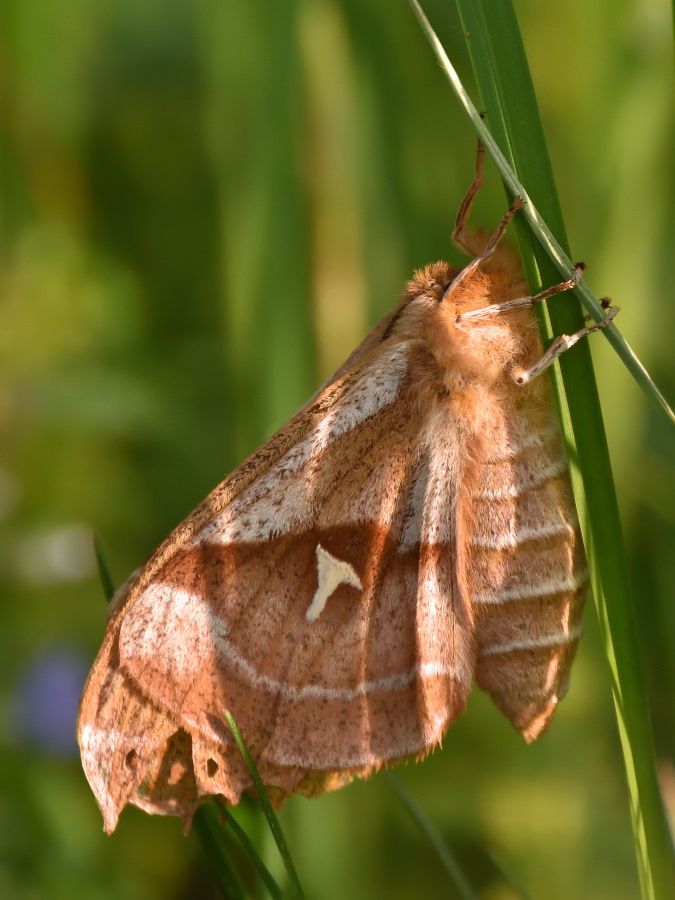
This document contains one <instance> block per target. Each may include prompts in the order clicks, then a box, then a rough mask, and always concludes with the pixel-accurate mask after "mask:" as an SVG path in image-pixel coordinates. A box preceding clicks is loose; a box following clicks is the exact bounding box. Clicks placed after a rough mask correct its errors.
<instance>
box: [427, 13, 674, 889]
mask: <svg viewBox="0 0 675 900" xmlns="http://www.w3.org/2000/svg"><path fill="white" fill-rule="evenodd" d="M411 4H412V6H413V8H414V10H415V12H416V14H417V16H418V18H419V19H420V22H421V23H422V27H423V28H424V30H425V33H426V34H427V36H428V38H429V40H430V41H431V43H432V46H433V48H434V50H435V52H436V54H437V56H438V57H439V59H440V61H441V64H442V65H443V68H444V69H445V71H446V74H447V75H448V78H449V80H450V81H451V83H452V85H453V87H454V88H455V90H456V91H457V93H458V96H460V99H461V101H462V103H463V104H464V106H465V109H467V112H468V113H469V115H470V118H471V120H472V121H473V123H474V125H475V127H476V130H477V131H478V132H479V134H480V136H481V139H483V140H484V143H485V145H486V147H487V149H488V152H490V153H491V155H492V156H493V158H494V160H495V163H496V164H497V166H498V167H499V169H500V171H501V172H502V176H503V178H504V181H505V183H506V185H507V187H508V189H509V190H510V191H511V192H512V193H517V194H519V195H521V196H522V197H523V199H525V201H526V208H525V210H524V212H525V215H526V218H528V220H529V223H530V225H531V228H532V232H534V233H535V234H536V235H537V237H538V238H539V240H540V241H541V246H543V247H544V248H545V249H546V250H547V253H550V252H551V248H553V249H554V250H555V251H556V254H557V257H556V256H555V255H554V256H553V257H552V258H554V259H555V262H556V266H559V267H561V271H564V272H568V271H569V270H568V269H566V268H565V266H567V264H568V263H569V254H568V253H567V251H566V249H565V250H563V247H565V248H566V244H567V241H566V237H565V230H564V225H563V221H562V214H561V211H560V205H559V203H558V200H557V195H556V190H555V184H554V181H553V176H552V172H551V167H550V163H549V160H548V153H547V149H546V144H545V140H544V135H543V129H542V127H541V123H540V120H539V113H538V109H537V104H536V99H535V95H534V89H533V87H532V83H531V79H530V74H529V69H528V66H527V60H526V57H525V52H524V49H523V46H522V40H521V37H520V32H519V30H518V25H517V21H516V17H515V13H514V11H513V8H512V6H511V2H510V0H457V7H458V9H459V12H460V17H461V20H462V24H463V27H464V30H465V32H466V33H467V35H468V37H467V41H468V45H469V52H470V55H471V60H472V64H473V67H474V72H475V75H476V81H477V83H478V87H479V91H480V93H481V98H482V103H483V106H484V108H485V110H486V112H487V117H486V119H487V124H488V125H489V128H490V130H491V132H492V134H490V135H489V136H488V135H486V134H485V132H486V126H485V125H484V124H483V122H482V121H481V119H480V116H479V115H478V113H477V111H476V109H475V107H474V106H473V104H471V101H470V100H469V99H468V95H467V94H466V91H465V90H464V88H463V86H461V83H460V82H459V79H458V77H457V75H456V73H455V71H454V69H453V67H452V65H451V64H450V61H449V60H448V58H447V56H446V54H445V52H444V51H443V48H442V47H441V45H440V43H439V41H438V39H437V38H436V35H435V34H434V33H433V31H432V29H431V27H430V26H429V24H428V22H427V21H426V18H425V17H424V14H423V13H422V11H421V9H420V7H419V4H418V3H417V2H416V0H411ZM507 157H508V160H509V161H508V162H507ZM521 182H525V183H526V184H527V186H528V191H529V196H528V194H526V193H525V192H524V190H522V188H521ZM530 198H531V199H530ZM535 204H536V205H535ZM537 208H538V209H539V210H541V215H539V213H537ZM542 217H543V218H542ZM518 218H519V217H516V219H518ZM543 219H545V220H546V221H547V222H548V223H550V226H551V230H549V229H546V228H543V227H542V224H543ZM540 220H541V221H540ZM532 232H529V229H528V230H526V229H524V228H523V227H522V221H521V223H520V226H519V227H517V236H518V242H519V248H520V252H521V257H522V259H523V266H524V269H525V274H526V277H527V279H528V283H529V286H530V289H531V290H532V291H535V290H537V289H539V287H540V286H541V284H542V282H543V283H546V284H552V283H554V282H555V281H556V280H557V279H558V278H559V276H558V272H557V270H556V268H554V267H553V266H552V265H551V262H550V261H549V258H548V256H547V255H546V254H544V253H542V252H541V248H540V245H539V244H538V243H537V242H536V241H534V240H533V239H532ZM553 233H555V234H556V235H557V238H558V239H557V240H556V239H555V238H553ZM551 238H552V239H551ZM558 249H560V251H561V252H562V255H561V254H560V253H558ZM558 257H559V258H558ZM561 263H562V266H561ZM577 293H579V292H577ZM589 293H590V292H589ZM581 299H582V300H584V301H588V296H587V294H586V292H582V293H581ZM588 308H589V311H590V312H591V314H593V313H595V314H596V317H597V315H598V314H599V313H598V310H597V309H594V308H592V307H588ZM548 317H549V318H548V319H546V318H544V321H543V322H542V326H543V331H544V334H545V336H546V337H547V338H550V337H551V335H552V334H553V333H563V332H567V333H571V332H572V331H575V330H577V329H578V328H579V327H581V323H582V316H581V310H580V309H579V307H578V305H577V304H573V303H569V302H567V303H561V302H557V303H553V304H551V305H550V307H549V309H548ZM609 330H610V329H608V331H609ZM587 344H588V342H586V341H582V342H581V343H580V344H579V345H577V348H576V350H574V351H572V352H570V353H566V354H564V355H563V357H562V358H561V359H560V362H559V366H558V365H556V366H555V367H554V370H553V371H552V373H551V374H552V378H553V384H554V389H555V393H556V401H557V404H558V409H559V412H560V417H561V423H562V427H563V433H564V435H565V441H566V445H567V452H568V458H569V461H570V469H571V474H572V482H573V487H574V493H575V500H576V503H577V509H578V512H579V519H580V522H581V528H582V533H583V538H584V544H585V547H586V552H587V556H588V559H589V566H590V571H591V582H592V586H593V593H594V596H595V601H596V607H597V612H598V617H599V620H600V626H601V631H602V636H603V642H604V647H605V654H606V657H607V661H608V664H609V668H610V675H611V682H612V691H613V695H614V702H615V709H616V715H617V723H618V729H619V735H620V739H621V745H622V750H623V754H624V764H625V768H626V775H627V781H628V787H629V794H630V806H631V814H632V822H633V832H634V839H635V848H636V855H637V861H638V871H639V875H640V883H641V889H642V896H643V898H645V900H646V898H654V900H670V898H675V874H674V869H673V849H672V844H671V840H670V835H669V832H668V827H667V823H666V819H665V815H664V810H663V803H662V800H661V796H660V792H659V785H658V780H657V776H656V767H655V753H654V742H653V736H652V731H651V723H650V717H649V710H648V706H647V701H646V690H645V683H644V674H643V671H642V665H641V659H640V650H639V645H638V637H637V628H636V623H635V611H634V607H633V601H632V595H631V588H630V583H629V579H628V572H627V566H626V559H625V553H624V551H623V537H622V533H621V524H620V520H619V513H618V505H617V500H616V494H615V490H614V484H613V479H612V472H611V466H610V462H609V454H608V449H607V442H606V437H605V433H604V428H603V423H602V414H601V410H600V404H599V399H598V395H597V389H596V386H595V379H594V374H593V369H592V364H591V358H590V352H589V348H588V346H587ZM615 346H617V352H619V355H620V356H621V357H622V359H623V360H624V362H625V363H626V365H628V367H629V369H630V370H631V372H632V373H633V375H634V377H635V378H636V380H637V381H638V382H639V383H640V385H641V386H642V387H643V390H645V393H647V394H648V395H649V396H650V397H651V398H652V399H653V400H656V401H657V402H658V403H659V405H660V407H661V409H662V410H664V411H665V412H666V413H667V415H668V416H669V417H670V418H671V420H672V419H673V413H672V411H671V410H670V409H669V407H668V406H667V404H665V401H663V399H662V397H661V395H660V393H659V392H658V390H657V389H656V387H655V385H653V383H652V382H651V380H650V379H648V376H646V373H645V372H644V369H643V368H641V367H639V368H637V369H636V366H635V360H634V358H633V357H632V355H631V354H628V355H627V350H626V348H627V345H625V347H623V345H616V344H615ZM628 349H629V348H628Z"/></svg>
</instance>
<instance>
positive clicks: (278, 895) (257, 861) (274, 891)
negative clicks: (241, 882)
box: [220, 801, 283, 900]
mask: <svg viewBox="0 0 675 900" xmlns="http://www.w3.org/2000/svg"><path fill="white" fill-rule="evenodd" d="M220 814H221V816H222V817H223V819H224V822H225V824H226V825H227V826H228V828H229V829H230V831H232V833H233V834H234V836H235V837H236V838H237V840H238V841H239V843H240V844H241V845H242V847H243V848H244V850H245V851H246V853H247V854H248V856H249V858H250V860H251V862H252V863H253V865H254V866H255V868H256V869H257V870H258V874H259V875H260V877H261V878H262V880H263V883H264V884H265V887H266V888H267V890H268V891H269V894H270V896H271V897H274V900H282V898H283V891H282V890H281V888H280V887H279V885H278V884H277V883H276V881H275V880H274V876H273V875H272V873H271V872H270V870H269V869H268V868H267V866H266V865H265V863H264V862H263V861H262V858H261V857H260V854H259V853H258V851H257V850H256V849H255V847H254V846H253V841H252V840H251V838H250V837H249V836H248V835H247V834H246V832H245V831H244V829H243V828H242V827H241V825H240V824H239V822H237V820H236V819H235V817H234V816H233V815H232V813H231V812H230V811H229V809H228V808H227V806H226V804H225V802H224V801H222V803H221V810H220Z"/></svg>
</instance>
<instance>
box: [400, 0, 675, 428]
mask: <svg viewBox="0 0 675 900" xmlns="http://www.w3.org/2000/svg"><path fill="white" fill-rule="evenodd" d="M410 4H411V6H412V8H413V10H414V12H415V14H416V16H417V18H418V20H419V22H420V24H421V26H422V29H423V31H424V33H425V34H426V36H427V38H428V39H429V42H430V43H431V46H432V48H433V50H434V52H435V54H436V56H437V57H438V60H439V62H440V63H441V66H442V67H443V70H444V71H445V74H446V75H447V77H448V80H449V81H450V83H451V85H452V87H453V88H454V90H455V92H456V94H457V96H458V98H459V100H460V102H461V103H462V105H463V106H464V109H465V110H466V113H467V115H468V116H469V118H470V119H471V122H472V123H473V126H474V128H475V129H476V131H477V132H478V135H479V137H480V138H481V140H482V141H483V143H484V144H485V146H486V149H487V151H488V153H489V154H490V156H491V157H492V159H493V160H494V162H495V164H496V166H497V168H498V169H499V171H500V173H501V176H502V178H503V179H504V182H505V184H506V185H507V187H508V189H509V191H510V192H511V194H513V195H514V196H515V195H518V196H519V197H521V198H522V200H523V201H524V203H525V206H524V208H523V215H524V216H525V218H526V219H527V220H528V221H529V223H530V227H531V229H532V231H533V232H534V234H535V235H536V236H537V238H538V240H539V242H540V243H541V245H542V247H543V248H544V249H545V250H546V252H547V254H548V255H549V257H550V258H551V259H552V260H553V262H554V263H555V265H556V268H557V269H558V271H559V272H560V274H562V275H563V277H564V278H565V279H567V278H569V277H570V276H571V274H572V269H573V263H572V260H571V259H570V257H569V253H568V252H567V251H566V250H565V248H564V246H563V243H561V241H559V240H558V239H556V237H555V234H554V231H555V232H556V233H557V234H559V235H560V236H561V240H562V241H563V242H564V243H565V244H566V239H565V236H564V227H563V225H562V215H561V214H559V215H558V216H556V217H555V218H557V219H558V220H559V221H558V222H557V228H554V231H552V230H551V228H550V227H549V226H548V225H547V221H548V222H551V223H553V219H552V218H551V216H550V215H546V216H545V217H544V216H542V214H541V213H540V211H539V209H540V208H541V209H546V208H547V206H548V205H550V201H552V199H553V198H552V197H550V196H549V195H548V194H544V195H543V196H542V200H543V202H542V203H541V204H540V205H539V206H538V205H537V203H536V202H535V201H536V200H537V195H536V194H535V191H534V189H533V187H532V182H531V180H530V179H528V186H529V187H530V192H529V193H528V191H527V190H525V187H524V186H523V184H522V181H521V180H520V178H519V177H518V175H517V174H516V172H517V171H518V170H516V171H514V167H513V166H512V164H511V163H510V162H509V160H508V159H507V157H506V156H505V155H504V153H503V152H502V149H501V148H500V145H499V143H498V142H497V141H496V140H495V138H494V137H493V135H492V133H491V131H490V128H488V126H487V125H486V124H485V123H484V122H483V121H482V119H481V117H480V114H479V112H478V110H477V109H476V107H475V105H474V104H473V102H472V101H471V98H470V97H469V94H468V92H467V91H466V89H465V88H464V85H463V84H462V82H461V81H460V79H459V76H458V75H457V72H456V71H455V69H454V67H453V65H452V63H451V62H450V60H449V58H448V56H447V54H446V52H445V50H444V49H443V47H442V45H441V43H440V41H439V40H438V37H437V36H436V34H435V33H434V31H433V29H432V28H431V26H430V24H429V21H428V20H427V18H426V16H425V15H424V13H423V11H422V9H421V7H420V6H419V3H418V2H417V0H410ZM458 7H459V8H460V15H462V16H463V21H465V23H466V24H467V25H468V24H469V23H470V24H471V27H470V28H467V31H468V33H469V35H470V37H469V50H470V53H471V58H472V61H473V62H474V65H478V66H479V68H480V60H481V59H484V58H486V54H487V53H488V50H487V45H486V44H485V42H484V40H483V38H484V36H485V34H484V28H481V27H478V25H479V24H481V23H482V21H483V17H482V15H481V12H480V4H475V3H472V2H471V0H465V2H464V3H458ZM465 7H466V9H465ZM483 24H484V23H483ZM502 46H503V47H504V48H507V47H508V46H509V45H508V42H507V41H503V44H502ZM488 65H489V64H488ZM485 74H486V76H487V75H490V74H491V69H490V70H489V72H488V71H486V73H485ZM476 75H477V77H478V70H477V71H476ZM528 79H529V72H528ZM530 87H531V85H530ZM479 89H480V91H481V96H482V98H483V104H484V107H485V109H486V110H489V114H488V119H489V121H490V127H491V128H492V131H494V132H495V134H496V133H497V132H496V129H495V123H494V122H492V120H491V117H493V116H494V115H495V111H496V110H497V111H501V103H500V100H499V95H498V93H497V91H496V88H495V82H494V79H493V78H492V77H486V78H485V79H482V80H481V84H480V88H479ZM516 94H517V95H519V94H520V91H517V92H516ZM531 97H532V99H534V92H533V91H532V92H531ZM516 121H518V120H514V122H516ZM538 121H539V120H538V117H537V122H538ZM503 124H504V126H505V127H504V128H503V129H502V131H503V132H504V135H503V137H504V139H505V140H506V141H507V143H506V145H505V146H506V147H508V146H509V142H508V134H509V133H510V132H507V130H506V122H504V123H503ZM510 127H511V128H513V129H514V130H515V132H516V133H517V132H521V133H529V129H528V128H526V127H524V126H522V121H521V122H519V124H518V125H511V126H510ZM530 127H531V126H530ZM541 137H542V138H543V134H542V135H541ZM539 143H540V142H537V144H539ZM514 147H520V149H521V155H523V156H527V158H528V160H530V161H531V162H532V163H533V165H535V166H537V167H541V166H546V167H548V174H549V175H550V181H549V183H550V184H551V183H552V174H551V172H550V165H549V163H548V156H546V157H545V159H544V160H542V159H541V158H539V159H536V158H535V156H534V155H533V154H531V153H529V152H528V148H529V149H533V146H531V145H528V144H527V143H526V141H522V142H516V143H515V144H514ZM523 171H528V172H529V171H530V168H529V166H527V165H526V167H525V168H524V169H523ZM553 197H555V194H554V195H553ZM547 200H548V201H549V202H548V203H547ZM555 204H556V205H557V198H556V199H555ZM558 213H559V208H558ZM558 229H560V230H558ZM518 239H519V244H520V243H521V241H523V240H525V239H524V238H523V232H522V229H519V235H518ZM521 249H522V248H521ZM534 252H535V255H537V258H538V259H541V254H537V253H536V251H534ZM546 268H548V267H546V266H544V269H546ZM526 274H528V273H527V272H526ZM575 293H576V294H577V296H578V297H579V298H580V299H581V302H582V303H583V304H584V307H585V308H586V310H587V311H588V313H589V314H590V315H591V316H592V318H593V319H594V320H595V321H596V322H599V321H600V320H601V319H603V318H604V317H605V314H606V313H605V311H604V309H603V308H602V306H601V304H600V302H599V300H598V299H597V297H596V296H595V295H594V294H593V292H592V291H591V289H590V288H589V287H588V285H587V284H586V282H585V281H584V280H583V279H582V280H581V282H580V283H579V285H578V286H577V288H576V290H575ZM603 334H604V335H605V337H606V338H607V340H608V341H609V342H610V344H611V345H612V347H613V348H614V350H615V351H616V353H617V354H618V356H619V358H620V359H621V361H622V362H623V363H624V365H625V366H626V368H627V369H628V371H629V372H630V373H631V375H632V376H633V378H634V379H635V381H636V382H637V384H638V385H639V387H640V388H641V389H642V391H643V392H644V393H645V394H646V396H647V397H649V399H650V401H651V402H652V403H654V404H655V405H656V406H657V407H658V408H659V410H660V411H661V412H662V413H663V414H665V415H666V416H667V418H668V419H669V420H670V422H671V423H672V424H673V425H675V412H674V411H673V409H672V408H671V407H670V405H669V404H668V401H667V400H666V398H665V397H664V396H663V394H662V393H661V391H660V390H659V388H658V387H657V385H656V384H655V383H654V381H653V380H652V378H651V376H650V375H649V372H648V371H647V369H646V368H645V366H644V365H643V364H642V363H641V362H640V360H639V359H638V357H637V355H636V354H635V352H634V351H633V349H632V348H631V346H630V345H629V344H628V342H627V341H626V339H625V338H624V337H623V335H622V334H621V332H620V331H619V330H618V328H617V327H616V325H613V324H612V325H610V326H608V327H607V328H605V329H604V330H603Z"/></svg>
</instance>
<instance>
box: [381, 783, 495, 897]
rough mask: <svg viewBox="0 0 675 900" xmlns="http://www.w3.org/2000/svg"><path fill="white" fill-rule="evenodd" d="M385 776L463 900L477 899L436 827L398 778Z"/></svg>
mask: <svg viewBox="0 0 675 900" xmlns="http://www.w3.org/2000/svg"><path fill="white" fill-rule="evenodd" d="M385 777H386V778H387V781H388V782H389V784H390V785H391V786H392V788H393V789H394V790H395V791H396V793H397V795H398V798H399V800H400V801H401V803H402V804H403V805H404V806H405V808H406V810H407V811H408V813H409V814H410V817H411V819H412V820H413V822H414V823H415V824H416V825H417V827H418V828H419V829H420V831H421V832H422V834H423V835H424V836H425V837H426V838H427V840H428V841H429V843H430V844H431V846H432V847H433V848H434V850H435V851H436V853H437V855H438V858H439V859H440V861H441V862H442V863H443V866H444V868H445V869H446V871H447V872H448V874H449V875H450V877H451V878H452V881H453V884H454V885H455V886H456V887H457V890H458V891H459V893H460V894H461V896H462V897H463V898H464V900H478V894H476V893H475V891H474V890H473V888H472V887H471V885H470V884H469V882H468V880H467V877H466V875H465V874H464V872H463V871H462V867H461V866H460V864H459V863H458V862H457V860H456V859H455V857H454V856H453V855H452V853H451V852H450V851H449V850H448V847H447V845H446V843H445V841H444V840H443V838H442V837H441V835H440V834H439V833H438V831H437V830H436V828H434V826H433V825H432V823H431V822H430V821H429V820H428V819H427V817H426V816H425V815H424V814H423V813H422V811H421V810H420V809H418V807H417V805H416V804H415V803H414V802H413V800H412V798H411V797H410V796H409V795H408V792H407V791H406V790H405V788H404V787H403V785H402V784H401V782H400V781H399V780H398V778H396V776H395V775H392V774H391V772H385Z"/></svg>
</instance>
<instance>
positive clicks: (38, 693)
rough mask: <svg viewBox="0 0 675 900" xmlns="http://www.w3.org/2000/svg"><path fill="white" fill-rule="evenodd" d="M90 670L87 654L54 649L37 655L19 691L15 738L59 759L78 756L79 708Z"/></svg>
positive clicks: (14, 725) (20, 679) (17, 686)
mask: <svg viewBox="0 0 675 900" xmlns="http://www.w3.org/2000/svg"><path fill="white" fill-rule="evenodd" d="M87 671H88V665H87V663H86V662H85V659H84V657H83V655H82V654H81V653H80V652H78V651H77V650H74V649H72V648H69V647H55V648H51V649H49V650H45V651H43V652H42V653H40V654H39V655H38V656H36V657H35V659H34V660H33V661H32V662H31V663H29V665H28V666H27V667H26V669H25V671H24V672H23V674H22V675H21V677H20V678H19V680H18V683H17V685H16V688H15V692H14V697H13V703H12V707H13V710H12V712H13V715H12V725H13V728H12V730H13V731H14V735H15V737H16V738H17V739H18V740H20V741H21V742H23V743H27V744H32V745H34V746H36V747H38V748H39V749H41V750H44V751H46V752H48V753H52V754H54V755H56V756H72V755H74V754H76V753H77V752H78V751H77V741H76V739H75V722H76V719H77V706H78V702H79V699H80V694H81V693H82V688H83V687H84V682H85V679H86V677H87Z"/></svg>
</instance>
